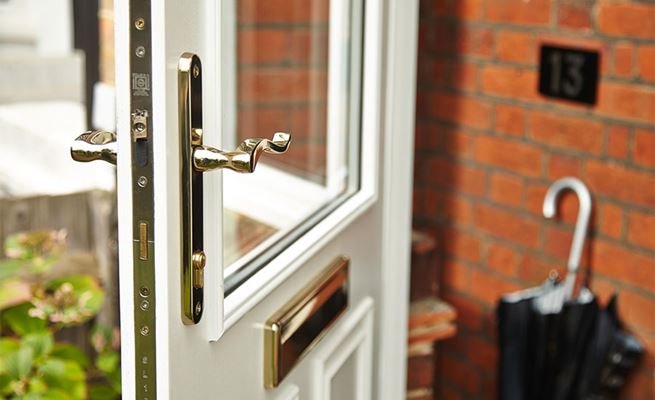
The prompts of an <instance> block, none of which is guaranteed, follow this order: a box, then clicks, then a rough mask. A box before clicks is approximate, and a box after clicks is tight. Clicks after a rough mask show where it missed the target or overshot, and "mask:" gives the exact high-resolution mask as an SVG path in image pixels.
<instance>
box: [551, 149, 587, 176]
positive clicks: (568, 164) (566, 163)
mask: <svg viewBox="0 0 655 400" xmlns="http://www.w3.org/2000/svg"><path fill="white" fill-rule="evenodd" d="M580 166H581V162H580V159H579V158H578V157H569V156H563V155H560V154H551V155H550V157H549V158H548V179H550V180H552V181H554V180H556V179H559V178H563V177H565V176H580Z"/></svg>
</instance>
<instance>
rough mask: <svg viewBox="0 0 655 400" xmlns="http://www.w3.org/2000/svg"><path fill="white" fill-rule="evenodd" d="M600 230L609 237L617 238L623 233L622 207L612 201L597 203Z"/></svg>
mask: <svg viewBox="0 0 655 400" xmlns="http://www.w3.org/2000/svg"><path fill="white" fill-rule="evenodd" d="M598 209H599V213H598V214H599V215H600V224H599V229H600V231H601V232H602V233H603V234H604V235H607V236H609V237H612V238H614V239H619V238H621V236H622V235H623V209H622V208H621V207H619V206H617V205H615V204H612V203H600V204H599V205H598Z"/></svg>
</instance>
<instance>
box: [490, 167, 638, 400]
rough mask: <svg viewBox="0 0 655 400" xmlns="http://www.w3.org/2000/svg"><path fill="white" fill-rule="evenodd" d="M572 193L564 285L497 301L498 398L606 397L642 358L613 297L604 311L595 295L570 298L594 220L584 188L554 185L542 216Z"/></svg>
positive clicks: (571, 182) (554, 283) (576, 183)
mask: <svg viewBox="0 0 655 400" xmlns="http://www.w3.org/2000/svg"><path fill="white" fill-rule="evenodd" d="M567 189H568V190H573V191H574V192H575V193H576V194H577V195H578V199H579V204H580V212H579V214H578V220H577V224H576V229H575V233H574V236H573V245H572V250H571V254H570V256H569V260H568V273H567V276H566V278H565V279H564V280H559V279H558V278H557V277H554V276H551V277H550V278H549V279H548V280H547V281H546V282H545V283H544V284H542V285H541V286H538V287H534V288H531V289H527V290H523V291H520V292H516V293H511V294H508V295H505V296H503V297H502V298H501V299H500V301H499V304H498V308H497V316H498V340H499V346H500V355H499V382H498V383H499V384H498V388H499V398H500V399H501V400H525V399H530V400H533V399H535V400H542V399H543V400H573V399H575V400H579V399H589V400H591V399H593V400H601V399H602V400H604V399H611V398H613V396H615V395H616V393H617V392H618V390H619V389H620V388H621V387H622V386H623V384H624V382H625V378H626V376H627V375H628V373H629V372H630V371H631V370H632V368H633V367H634V365H635V364H636V362H637V360H638V358H639V356H640V355H641V353H643V347H642V346H641V344H640V343H639V342H638V341H637V340H636V339H635V338H634V337H633V336H632V335H630V334H629V333H627V332H626V331H625V330H623V328H622V324H621V323H620V320H619V318H618V314H617V311H616V301H617V300H616V297H614V298H613V299H612V301H610V303H609V304H608V305H607V307H606V308H604V309H603V308H601V307H600V305H599V304H598V301H597V300H596V297H595V296H594V295H593V293H592V292H591V291H590V290H589V289H587V288H584V287H583V288H582V289H580V291H579V292H578V293H577V294H576V295H574V287H575V281H576V274H577V270H578V266H579V263H580V257H581V254H582V248H583V245H584V240H585V236H586V232H587V228H588V222H589V217H590V215H591V195H590V194H589V190H588V189H587V187H586V186H585V184H584V183H582V182H581V181H580V180H578V179H576V178H563V179H560V180H558V181H556V182H554V183H553V185H552V186H551V187H550V188H549V189H548V192H547V193H546V198H545V200H544V215H545V216H546V217H547V218H552V217H553V216H554V215H555V203H556V201H557V197H558V196H559V194H560V193H561V192H562V191H563V190H567Z"/></svg>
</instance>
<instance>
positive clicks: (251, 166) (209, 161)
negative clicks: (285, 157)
mask: <svg viewBox="0 0 655 400" xmlns="http://www.w3.org/2000/svg"><path fill="white" fill-rule="evenodd" d="M290 143H291V135H289V134H288V133H283V132H277V133H276V134H275V135H273V140H269V139H262V138H256V139H246V140H244V141H243V142H242V143H241V144H240V145H239V146H238V147H237V148H236V150H234V151H222V150H219V149H215V148H213V147H210V146H202V145H200V146H194V149H193V166H194V167H195V169H196V170H198V171H202V172H204V171H212V170H215V169H220V168H228V169H231V170H233V171H236V172H244V173H251V172H253V171H255V167H256V166H257V161H259V157H261V155H262V154H263V153H272V154H281V153H284V152H286V151H287V149H288V148H289V144H290Z"/></svg>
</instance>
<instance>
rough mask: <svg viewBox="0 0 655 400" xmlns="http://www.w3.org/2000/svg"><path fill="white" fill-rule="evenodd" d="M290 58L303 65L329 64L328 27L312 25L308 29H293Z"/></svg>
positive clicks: (293, 61)
mask: <svg viewBox="0 0 655 400" xmlns="http://www.w3.org/2000/svg"><path fill="white" fill-rule="evenodd" d="M289 60H290V61H291V62H292V63H296V64H302V65H309V64H312V65H324V66H327V60H328V33H327V29H326V28H317V27H315V26H312V27H311V28H308V29H297V28H296V29H294V30H292V31H291V33H290V37H289Z"/></svg>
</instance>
